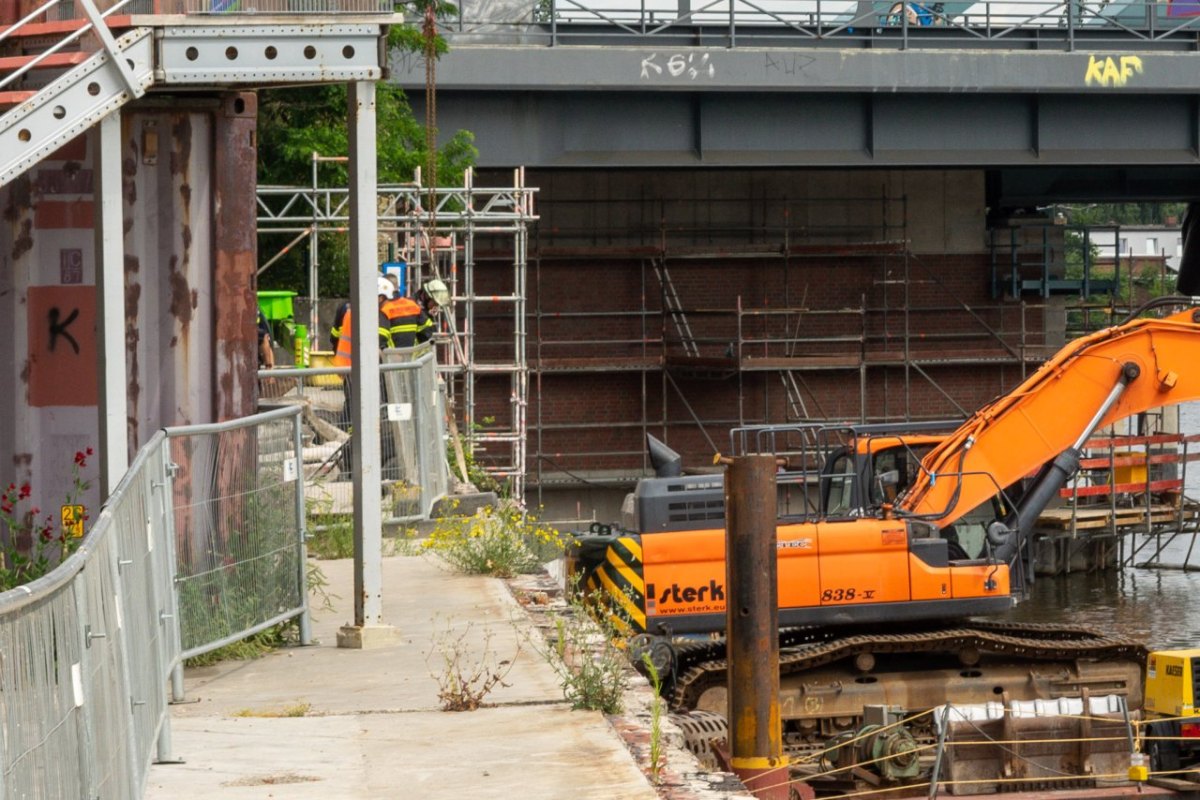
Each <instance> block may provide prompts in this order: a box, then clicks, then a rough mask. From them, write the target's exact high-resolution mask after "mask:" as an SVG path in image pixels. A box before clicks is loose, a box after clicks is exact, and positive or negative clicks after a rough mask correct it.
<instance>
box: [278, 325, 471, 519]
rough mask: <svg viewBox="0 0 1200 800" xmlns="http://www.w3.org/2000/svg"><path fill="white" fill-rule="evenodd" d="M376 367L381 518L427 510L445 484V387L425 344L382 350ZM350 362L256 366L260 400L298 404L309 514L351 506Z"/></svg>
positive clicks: (442, 494) (421, 513) (341, 510)
mask: <svg viewBox="0 0 1200 800" xmlns="http://www.w3.org/2000/svg"><path fill="white" fill-rule="evenodd" d="M382 362H383V363H382V364H381V367H380V373H381V376H382V378H381V381H382V384H383V385H382V397H383V398H384V400H385V402H386V403H387V405H385V407H384V409H383V413H382V414H381V419H382V420H383V423H382V434H381V437H382V442H381V444H382V447H381V452H382V458H383V464H382V470H381V472H380V480H381V483H382V486H381V491H383V493H384V498H385V499H384V508H383V518H384V521H385V522H389V523H398V522H411V521H415V520H418V519H424V518H427V517H428V515H429V512H430V510H431V509H432V508H433V505H434V503H436V502H437V501H438V500H440V499H441V498H443V497H445V496H446V494H447V493H448V491H449V482H450V475H449V467H448V465H447V463H446V443H445V438H444V436H445V422H444V420H445V418H446V409H445V392H444V390H443V388H442V385H441V381H440V379H439V377H438V374H437V363H436V360H435V358H434V355H433V353H432V351H431V350H430V349H429V348H428V347H427V346H419V347H416V348H411V349H395V350H385V351H383V354H382ZM349 372H350V370H349V368H348V367H340V368H320V369H278V370H263V371H260V372H259V373H258V376H259V386H260V398H261V399H260V404H261V405H262V406H263V407H266V408H271V407H277V406H299V408H300V411H299V413H300V416H301V420H302V430H303V434H302V435H303V439H304V443H303V449H302V453H303V461H304V474H305V491H306V498H305V499H306V504H307V507H308V513H309V515H310V516H313V515H320V516H323V515H326V514H350V513H351V511H352V509H353V500H354V496H353V483H352V476H351V474H350V473H351V466H350V465H351V459H352V453H353V446H354V442H353V437H352V431H351V425H350V413H349V408H348V406H347V405H346V392H345V380H346V378H347V377H348V374H349Z"/></svg>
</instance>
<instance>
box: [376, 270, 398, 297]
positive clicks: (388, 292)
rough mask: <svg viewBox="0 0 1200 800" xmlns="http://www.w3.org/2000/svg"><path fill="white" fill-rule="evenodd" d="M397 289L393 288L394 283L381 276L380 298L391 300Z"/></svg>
mask: <svg viewBox="0 0 1200 800" xmlns="http://www.w3.org/2000/svg"><path fill="white" fill-rule="evenodd" d="M395 291H396V287H394V286H392V282H391V281H389V280H388V279H387V278H385V277H383V276H382V275H380V276H379V295H380V297H387V298H389V299H390V298H391V296H392V295H393V294H394V293H395Z"/></svg>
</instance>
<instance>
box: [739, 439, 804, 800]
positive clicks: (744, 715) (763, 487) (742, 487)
mask: <svg viewBox="0 0 1200 800" xmlns="http://www.w3.org/2000/svg"><path fill="white" fill-rule="evenodd" d="M775 468H776V464H775V458H774V456H769V455H765V456H764V455H754V456H739V457H737V458H734V459H732V461H731V462H730V464H729V469H728V470H727V471H726V473H725V552H726V558H725V564H726V567H725V585H726V586H727V587H728V592H729V601H728V603H727V605H726V612H725V613H726V622H727V624H726V632H727V647H728V656H729V755H730V766H731V767H732V769H733V771H734V773H735V774H737V775H738V777H740V778H741V779H742V782H743V783H745V785H746V788H747V789H749V790H750V792H751V793H752V794H754V796H755V797H758V798H760V799H761V800H776V798H778V800H787V798H788V796H789V788H788V768H787V759H786V758H785V757H784V755H783V728H782V723H781V721H780V714H779V602H778V599H779V585H778V578H777V574H778V565H777V564H776V561H775V558H776V555H775V540H776V536H775V516H776V514H775Z"/></svg>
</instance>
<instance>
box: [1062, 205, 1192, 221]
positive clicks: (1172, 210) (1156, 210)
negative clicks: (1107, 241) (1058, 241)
mask: <svg viewBox="0 0 1200 800" xmlns="http://www.w3.org/2000/svg"><path fill="white" fill-rule="evenodd" d="M1186 207H1187V205H1186V204H1185V203H1092V204H1089V205H1064V206H1058V207H1057V209H1056V210H1057V211H1061V212H1062V213H1064V214H1065V215H1066V217H1067V220H1068V221H1069V222H1070V223H1071V224H1073V225H1165V224H1167V220H1168V218H1170V217H1174V218H1175V221H1176V222H1179V221H1180V220H1182V219H1183V211H1184V209H1185V208H1186Z"/></svg>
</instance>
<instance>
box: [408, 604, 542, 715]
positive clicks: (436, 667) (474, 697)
mask: <svg viewBox="0 0 1200 800" xmlns="http://www.w3.org/2000/svg"><path fill="white" fill-rule="evenodd" d="M473 627H474V626H473V625H472V624H471V623H467V625H466V627H465V628H463V629H462V630H461V631H458V632H455V631H454V630H452V629H451V627H450V624H449V623H447V625H446V630H445V631H443V632H442V633H440V634H438V635H437V636H435V637H434V641H433V649H432V650H430V651H429V653H427V654H426V656H425V663H426V665H428V666H429V669H430V671H429V675H430V677H432V678H433V679H434V680H435V681H437V685H438V700H440V701H441V703H442V710H443V711H474V710H475V709H477V708H479V707H480V706H481V705H483V700H484V698H485V697H487V696H488V695H489V694H491V692H492V690H493V689H495V688H496V687H497V686H505V687H507V686H508V685H509V684H507V683H505V682H504V679H505V678H507V677H508V673H509V672H511V671H512V668H513V664H514V663H516V660H517V655H519V654H520V652H521V644H520V642H518V643H517V649H516V652H514V653H513V655H512V658H509V659H505V660H503V661H501V660H498V657H497V655H496V651H495V650H493V649H492V632H491V630H489V629H487V628H484V630H483V647H482V652H477V651H478V648H473V647H471V646H470V644H469V643H468V641H467V639H468V637H469V636H470V635H471V630H472V628H473ZM473 651H476V652H473Z"/></svg>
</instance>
